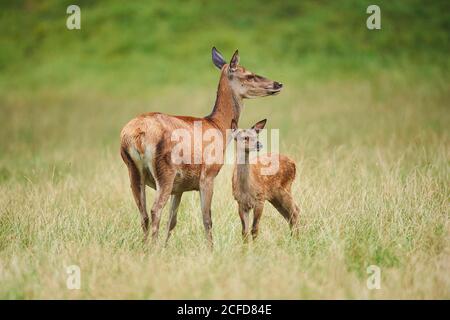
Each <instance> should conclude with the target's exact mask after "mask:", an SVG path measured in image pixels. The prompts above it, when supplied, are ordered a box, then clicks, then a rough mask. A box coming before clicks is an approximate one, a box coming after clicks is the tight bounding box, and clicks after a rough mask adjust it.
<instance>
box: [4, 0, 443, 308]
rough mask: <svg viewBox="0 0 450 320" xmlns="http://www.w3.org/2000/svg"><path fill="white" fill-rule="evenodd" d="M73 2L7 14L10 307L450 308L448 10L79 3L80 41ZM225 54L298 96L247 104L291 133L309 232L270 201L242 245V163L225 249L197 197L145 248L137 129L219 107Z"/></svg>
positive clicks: (289, 148)
mask: <svg viewBox="0 0 450 320" xmlns="http://www.w3.org/2000/svg"><path fill="white" fill-rule="evenodd" d="M69 4H72V2H69V1H56V0H45V1H30V0H29V1H10V2H2V3H1V4H0V28H1V30H2V33H1V35H0V298H3V299H55V298H56V299H60V298H62V299H99V298H106V299H110V298H112V299H118V298H125V299H133V298H134V299H176V298H179V299H198V298H204V299H213V298H216V299H241V298H243V299H244V298H248V299H318V298H326V299H335V298H340V299H406V298H411V299H432V298H434V299H449V298H450V273H449V271H450V223H449V196H450V190H449V186H450V167H449V159H450V130H449V128H450V105H449V101H450V91H449V84H450V75H449V67H450V61H449V59H448V53H449V51H450V44H449V36H450V25H449V21H450V19H449V18H450V17H449V12H450V11H449V10H448V9H449V6H448V3H447V1H433V2H430V3H426V4H425V3H424V2H422V1H414V0H410V1H379V3H378V5H379V6H380V8H381V17H382V20H381V25H382V29H381V30H376V31H370V30H368V29H367V28H366V19H367V17H368V15H367V14H366V8H367V6H368V5H370V4H372V3H370V1H365V0H361V1H357V0H345V1H305V2H302V3H301V4H299V3H298V1H283V2H282V3H281V2H280V3H279V4H276V3H265V4H264V5H260V4H259V3H258V1H245V3H241V2H238V1H231V2H230V3H229V4H228V2H227V4H226V5H225V4H224V3H223V2H214V1H174V2H171V3H170V4H167V3H166V2H161V3H159V2H156V1H151V2H148V1H132V2H128V3H123V2H121V1H95V2H93V1H81V0H78V1H77V4H78V5H79V6H80V8H81V30H72V31H69V30H67V29H66V26H65V23H66V18H67V16H68V15H67V14H66V8H67V6H68V5H69ZM213 45H215V46H216V47H217V48H218V49H219V50H220V51H221V52H222V53H223V54H224V56H225V57H226V58H227V59H229V58H230V57H231V54H232V53H233V51H234V50H235V49H236V48H239V52H240V56H241V64H242V65H244V66H245V67H247V68H248V69H250V70H251V71H254V72H256V73H258V74H262V75H265V76H267V77H269V78H271V79H273V80H277V81H280V82H283V84H284V86H285V87H284V89H283V91H282V92H281V94H280V95H278V96H276V97H267V98H261V99H255V100H251V101H248V100H247V101H246V103H245V108H244V110H243V113H242V115H241V120H240V126H241V127H247V126H249V125H251V124H253V123H255V122H256V121H258V120H261V119H263V118H268V123H267V127H268V128H269V129H270V128H278V129H279V130H280V152H282V153H285V154H287V155H289V156H290V157H292V158H293V159H295V161H296V163H297V173H298V175H297V179H296V182H295V184H294V194H295V197H296V201H297V203H298V204H299V207H300V211H301V212H300V224H301V227H300V235H299V237H298V239H294V238H291V237H290V234H289V228H288V226H287V224H286V222H285V221H284V220H283V219H282V217H281V215H280V214H279V213H278V212H277V211H276V210H275V209H274V208H273V207H271V205H270V204H267V205H266V206H265V210H264V213H263V217H262V221H261V224H260V236H259V238H258V240H257V241H256V242H254V243H250V244H249V245H244V244H242V241H241V223H240V219H239V216H238V213H237V205H236V203H235V202H234V200H233V197H232V194H231V171H232V166H231V165H226V166H224V168H223V169H222V171H221V172H220V174H219V176H218V178H217V179H216V182H215V193H214V198H213V204H212V215H213V235H214V242H215V247H214V251H213V252H210V251H209V250H208V248H207V243H206V240H205V238H204V233H203V223H202V218H201V212H200V201H199V196H198V193H194V192H190V193H185V194H184V195H183V199H182V202H181V207H180V210H179V213H178V225H177V227H176V229H175V232H174V233H173V235H172V238H171V240H170V242H169V245H168V246H167V247H166V248H164V247H163V245H162V243H161V244H160V245H157V246H155V247H152V246H150V245H147V246H143V245H142V242H141V240H142V230H141V227H140V216H139V213H138V210H137V208H136V205H135V203H134V200H133V199H132V194H131V190H130V188H129V180H128V173H127V169H126V167H125V165H124V164H123V162H122V159H121V157H120V155H119V133H120V130H121V128H122V127H123V125H124V124H125V123H126V122H128V121H129V120H130V119H131V118H133V117H135V116H136V115H138V114H140V113H143V112H148V111H161V112H165V113H169V114H179V115H193V116H202V115H207V114H209V112H210V111H211V109H212V106H213V104H214V99H215V93H216V88H217V83H218V79H219V71H218V70H217V69H216V68H215V67H214V66H213V64H212V62H211V56H210V50H211V47H212V46H213ZM153 197H154V191H153V190H152V189H149V188H147V206H148V207H149V206H150V205H151V203H152V200H153ZM167 218H168V208H167V207H166V208H165V210H164V212H163V216H162V222H161V230H160V239H161V240H164V236H165V232H166V230H167V226H166V223H167ZM161 242H163V241H161ZM70 265H78V266H79V267H80V270H81V288H80V289H79V290H69V289H68V288H67V286H66V280H67V276H68V275H67V273H66V267H67V266H70ZM370 265H376V266H379V267H380V269H381V288H380V289H379V290H369V289H368V287H367V285H366V281H367V278H368V276H369V275H368V274H367V272H366V270H367V267H368V266H370Z"/></svg>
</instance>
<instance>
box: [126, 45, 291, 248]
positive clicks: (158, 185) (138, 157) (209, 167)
mask: <svg viewBox="0 0 450 320" xmlns="http://www.w3.org/2000/svg"><path fill="white" fill-rule="evenodd" d="M212 60H213V63H214V64H215V66H216V67H217V68H219V69H220V70H221V74H220V80H219V87H218V89H217V98H216V102H215V104H214V108H213V110H212V112H211V114H210V115H208V116H206V117H204V118H195V117H189V116H172V115H166V114H163V113H159V112H151V113H145V114H142V115H140V116H138V117H137V118H134V119H133V120H131V121H130V122H128V123H127V124H126V125H125V127H124V128H123V129H122V132H121V148H120V153H121V156H122V159H123V161H124V162H125V164H126V165H127V167H128V172H129V176H130V184H131V190H132V192H133V196H134V199H135V201H136V204H137V207H138V208H139V211H140V213H141V225H142V229H143V231H144V242H145V241H146V240H147V238H148V233H149V230H148V224H149V218H148V214H147V209H146V200H145V186H146V185H148V186H150V187H151V188H153V189H156V196H155V200H154V202H153V206H152V208H151V218H152V240H153V242H155V241H156V240H157V238H158V231H159V224H160V218H161V211H162V209H163V208H164V206H165V204H166V202H167V200H168V199H169V196H171V207H170V217H169V224H168V232H167V238H166V243H167V240H169V237H170V234H171V232H172V230H173V229H174V228H175V225H176V223H177V211H178V207H179V204H180V200H181V196H182V194H183V192H185V191H192V190H198V191H200V200H201V210H202V215H203V225H204V227H205V232H206V237H207V239H208V242H209V244H210V245H211V246H212V244H213V239H212V232H211V228H212V221H211V199H212V195H213V186H214V185H213V182H214V178H215V177H216V176H217V174H218V173H219V171H220V169H221V167H222V165H223V162H222V163H207V162H206V161H199V162H198V161H197V162H194V161H186V162H184V163H176V162H175V161H173V159H172V150H173V148H174V146H175V145H176V144H177V143H178V142H177V141H173V139H172V138H173V137H172V134H173V132H174V131H175V130H179V129H181V130H185V131H187V132H188V133H190V134H191V135H190V136H191V137H192V136H194V131H195V130H194V129H195V128H194V127H195V125H194V124H195V123H199V124H201V130H202V132H205V131H206V130H208V129H215V130H218V131H219V132H220V133H221V136H222V137H223V139H224V143H223V144H222V150H221V151H222V154H223V153H225V149H226V142H225V139H226V131H227V130H228V129H230V128H231V122H232V121H235V122H236V123H238V121H239V116H240V114H241V110H242V107H243V99H246V98H256V97H264V96H269V95H274V94H277V93H279V92H280V91H281V88H282V84H281V83H279V82H276V81H272V80H269V79H266V78H264V77H262V76H259V75H256V74H254V73H253V72H250V71H248V70H246V69H245V68H244V67H242V66H240V65H239V54H238V51H237V50H236V52H235V53H234V54H233V57H232V58H231V60H230V63H229V64H227V63H226V62H225V60H224V58H223V57H222V55H221V54H220V53H219V51H217V50H216V48H214V47H213V48H212ZM210 143H211V142H210V141H202V142H201V143H200V148H203V150H204V148H206V147H207V145H208V144H210ZM198 151H199V150H198V144H197V147H196V145H194V147H193V148H191V159H192V157H194V155H195V154H198ZM200 160H204V158H203V154H201V159H200Z"/></svg>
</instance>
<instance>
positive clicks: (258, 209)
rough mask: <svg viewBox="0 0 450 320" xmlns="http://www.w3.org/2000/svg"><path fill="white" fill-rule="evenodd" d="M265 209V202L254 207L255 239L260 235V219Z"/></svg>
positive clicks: (253, 227)
mask: <svg viewBox="0 0 450 320" xmlns="http://www.w3.org/2000/svg"><path fill="white" fill-rule="evenodd" d="M263 209H264V202H262V203H258V204H256V206H255V208H254V209H253V226H252V238H253V240H255V239H256V237H258V233H259V221H260V219H261V215H262V212H263Z"/></svg>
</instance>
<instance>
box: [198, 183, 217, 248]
mask: <svg viewBox="0 0 450 320" xmlns="http://www.w3.org/2000/svg"><path fill="white" fill-rule="evenodd" d="M213 182H214V178H211V177H201V178H200V202H201V207H202V216H203V226H204V227H205V235H206V239H207V240H208V245H209V247H210V248H211V249H212V247H213V237H212V220H211V201H212V196H213V191H214V190H213V188H214V183H213Z"/></svg>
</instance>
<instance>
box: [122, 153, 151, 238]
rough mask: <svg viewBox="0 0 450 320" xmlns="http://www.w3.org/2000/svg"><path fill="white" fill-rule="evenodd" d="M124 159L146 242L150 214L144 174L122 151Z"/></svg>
mask: <svg viewBox="0 0 450 320" xmlns="http://www.w3.org/2000/svg"><path fill="white" fill-rule="evenodd" d="M121 155H122V158H123V160H124V162H125V164H126V165H127V167H128V174H129V176H130V187H131V191H132V193H133V197H134V201H135V202H136V205H137V207H138V209H139V212H140V213H141V226H142V230H143V232H144V242H146V241H147V238H148V222H149V219H148V214H147V206H146V199H145V177H144V174H143V173H142V172H139V170H138V168H137V166H136V164H135V163H134V162H133V160H132V159H131V158H130V156H129V155H128V153H127V152H126V151H125V150H122V151H121Z"/></svg>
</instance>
